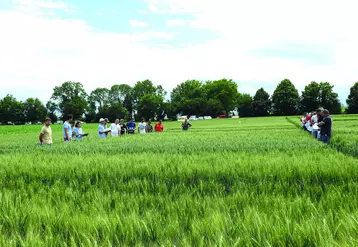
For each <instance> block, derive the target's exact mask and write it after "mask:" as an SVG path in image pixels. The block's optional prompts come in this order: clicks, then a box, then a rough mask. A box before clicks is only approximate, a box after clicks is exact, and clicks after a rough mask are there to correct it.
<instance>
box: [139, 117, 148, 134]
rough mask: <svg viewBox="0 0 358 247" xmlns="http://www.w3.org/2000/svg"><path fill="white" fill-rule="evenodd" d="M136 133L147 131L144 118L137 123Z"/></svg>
mask: <svg viewBox="0 0 358 247" xmlns="http://www.w3.org/2000/svg"><path fill="white" fill-rule="evenodd" d="M138 133H139V134H145V133H147V124H146V123H145V122H144V118H142V120H141V121H140V123H139V124H138Z"/></svg>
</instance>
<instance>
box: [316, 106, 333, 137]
mask: <svg viewBox="0 0 358 247" xmlns="http://www.w3.org/2000/svg"><path fill="white" fill-rule="evenodd" d="M322 116H323V120H322V122H320V123H318V126H319V127H320V128H321V138H320V141H322V142H324V143H329V142H330V140H331V138H332V118H331V116H330V115H329V111H328V110H323V111H322Z"/></svg>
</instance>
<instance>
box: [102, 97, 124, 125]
mask: <svg viewBox="0 0 358 247" xmlns="http://www.w3.org/2000/svg"><path fill="white" fill-rule="evenodd" d="M126 116H128V111H127V109H126V108H124V107H123V105H122V104H121V103H118V102H117V103H112V104H111V105H106V106H103V107H99V113H98V114H97V118H96V121H97V120H98V119H99V118H108V119H109V120H110V121H111V122H114V120H116V119H121V118H123V119H124V118H125V117H126Z"/></svg>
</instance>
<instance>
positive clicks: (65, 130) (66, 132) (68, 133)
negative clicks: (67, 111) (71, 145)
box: [62, 116, 72, 142]
mask: <svg viewBox="0 0 358 247" xmlns="http://www.w3.org/2000/svg"><path fill="white" fill-rule="evenodd" d="M71 122H72V116H68V117H67V120H66V121H65V122H64V123H63V127H62V134H63V139H64V141H65V142H70V141H72V127H71Z"/></svg>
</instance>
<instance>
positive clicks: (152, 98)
mask: <svg viewBox="0 0 358 247" xmlns="http://www.w3.org/2000/svg"><path fill="white" fill-rule="evenodd" d="M161 105H163V99H162V98H161V96H158V95H153V94H146V95H144V96H143V97H142V98H141V100H140V101H139V103H138V106H137V115H138V117H139V118H145V119H146V120H148V119H152V120H154V119H155V118H157V114H158V112H159V109H160V108H161ZM161 117H162V114H161V115H160V116H158V118H161Z"/></svg>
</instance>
